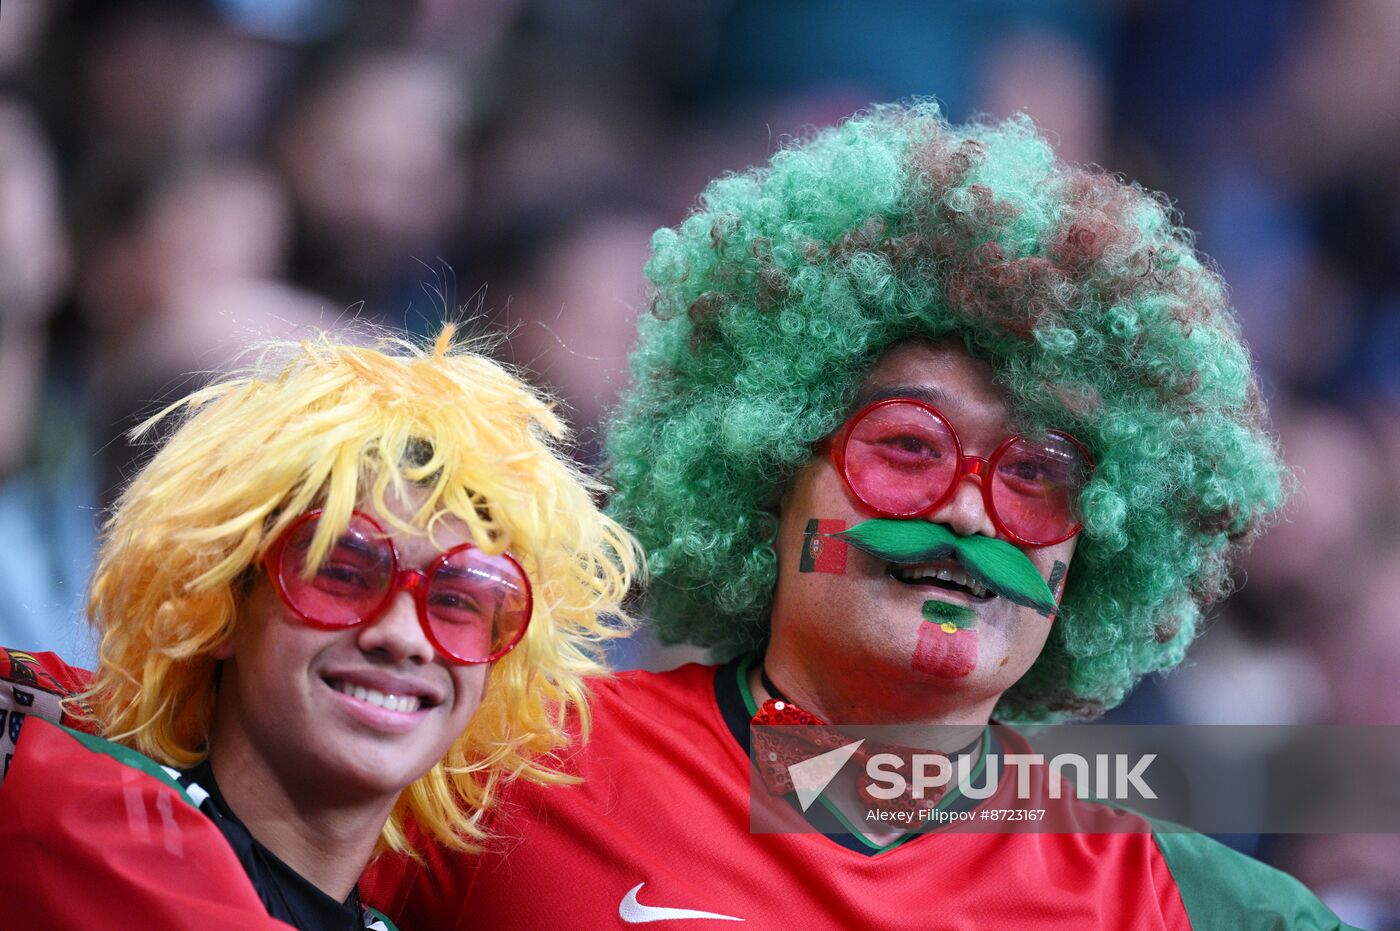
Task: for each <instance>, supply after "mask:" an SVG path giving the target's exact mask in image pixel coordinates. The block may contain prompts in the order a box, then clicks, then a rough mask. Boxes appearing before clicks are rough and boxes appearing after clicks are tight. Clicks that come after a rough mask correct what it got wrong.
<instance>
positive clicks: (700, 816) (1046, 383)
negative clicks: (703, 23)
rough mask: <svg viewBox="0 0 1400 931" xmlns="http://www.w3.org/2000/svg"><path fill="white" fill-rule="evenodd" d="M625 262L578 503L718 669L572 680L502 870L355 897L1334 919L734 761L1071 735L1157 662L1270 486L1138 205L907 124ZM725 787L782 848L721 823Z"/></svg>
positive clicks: (541, 923) (1171, 856)
mask: <svg viewBox="0 0 1400 931" xmlns="http://www.w3.org/2000/svg"><path fill="white" fill-rule="evenodd" d="M652 246H653V251H652V257H651V260H650V262H649V263H648V265H647V274H648V277H649V278H650V280H651V283H652V286H653V287H652V294H651V300H650V313H649V314H647V315H646V316H645V317H644V319H643V320H642V323H641V327H640V338H639V344H638V346H637V349H636V351H635V354H634V356H633V359H632V373H633V378H634V384H633V386H632V389H631V391H630V393H629V394H628V395H627V396H626V397H625V399H624V401H623V403H622V405H621V407H620V409H619V411H618V412H617V414H616V416H615V418H614V420H613V422H612V424H611V429H610V434H609V440H608V450H609V454H610V458H611V462H610V472H611V479H612V482H613V483H614V485H615V487H616V492H615V495H614V497H613V499H612V504H611V507H612V512H613V514H614V515H615V516H617V517H618V518H620V519H621V521H622V522H623V523H624V524H626V525H628V526H629V527H630V528H631V529H632V530H633V531H635V532H636V533H637V535H638V536H639V537H640V539H641V541H642V543H643V545H644V546H645V547H646V549H647V551H648V553H649V559H650V568H651V584H650V587H649V590H648V593H647V599H648V600H647V608H648V610H649V613H650V614H651V616H652V617H653V618H654V619H655V623H656V624H657V627H658V628H659V630H660V632H661V634H662V636H663V637H664V638H667V639H669V640H672V641H684V642H689V643H692V644H699V645H702V646H705V647H710V648H712V649H713V650H714V651H715V654H716V655H717V657H718V658H721V659H726V658H727V659H728V662H725V663H724V664H723V665H719V666H702V665H689V666H685V667H683V668H681V669H677V670H674V671H672V672H669V673H664V674H660V675H654V674H649V673H640V672H636V673H626V674H623V675H621V676H618V677H616V678H614V679H608V680H601V681H596V682H595V683H594V686H593V699H592V702H591V712H592V720H591V730H590V731H589V733H590V736H589V738H588V740H587V741H586V742H585V743H583V744H582V745H581V747H580V749H579V750H578V751H577V752H576V753H575V754H574V755H573V756H572V757H571V758H568V759H566V761H565V763H566V769H568V770H569V771H570V772H571V773H573V774H574V775H577V776H579V777H581V782H580V784H578V785H573V786H567V787H554V788H548V789H539V788H533V787H528V786H521V787H519V789H518V790H517V791H514V792H513V793H507V794H508V797H509V804H508V805H507V806H506V807H505V809H503V810H504V811H505V814H504V815H503V816H502V819H501V822H500V824H498V825H497V831H496V833H497V834H498V835H502V836H506V837H509V838H512V841H511V842H510V843H509V844H502V845H498V846H497V847H494V848H491V849H488V850H487V851H486V852H485V853H483V854H481V855H480V856H479V857H463V856H461V855H458V854H453V853H449V852H446V851H442V850H437V851H434V852H433V853H432V854H431V855H430V856H429V857H428V858H427V862H426V864H407V863H404V862H396V863H395V862H386V863H382V864H381V865H380V866H379V867H378V870H377V871H375V872H373V873H372V875H371V879H370V887H371V890H372V894H374V895H378V896H379V897H380V898H379V900H378V903H377V904H379V905H380V906H381V907H385V908H390V909H393V910H395V911H397V912H398V913H400V914H403V915H404V916H405V920H406V924H407V925H408V926H415V927H416V926H422V927H442V928H449V927H451V928H466V927H468V926H472V927H476V926H482V927H490V926H500V927H506V926H509V927H515V928H555V927H558V926H560V924H561V922H562V923H563V924H565V925H569V926H573V927H588V928H603V927H621V926H623V925H627V924H639V923H651V922H677V923H680V924H677V925H676V926H678V927H692V926H694V927H697V928H698V927H702V926H707V924H709V923H714V922H721V921H743V922H747V923H748V924H749V925H750V926H753V927H761V928H789V927H798V926H807V927H815V928H857V927H872V928H910V929H914V928H918V929H926V928H932V927H937V928H953V927H957V928H982V927H1047V928H1084V927H1105V928H1110V927H1111V928H1127V927H1132V928H1187V927H1195V928H1229V929H1239V928H1248V927H1283V926H1287V927H1309V928H1312V927H1337V926H1339V924H1340V923H1339V922H1338V921H1337V919H1336V918H1335V916H1333V915H1332V913H1331V912H1330V911H1328V910H1327V909H1326V908H1325V907H1324V906H1323V905H1322V904H1321V903H1320V902H1318V901H1317V899H1316V898H1314V897H1313V896H1312V895H1311V894H1310V893H1309V892H1308V891H1307V890H1306V889H1305V888H1304V887H1302V886H1301V885H1300V884H1299V883H1297V882H1296V881H1295V880H1293V879H1291V878H1289V877H1287V876H1285V875H1284V874H1282V873H1279V872H1277V871H1275V870H1273V869H1271V868H1269V867H1267V866H1264V865H1262V864H1260V863H1258V862H1256V861H1253V860H1250V859H1248V858H1246V857H1243V856H1241V855H1238V854H1236V853H1234V852H1232V851H1230V850H1228V849H1227V848H1225V847H1223V846H1220V845H1218V844H1215V843H1214V842H1213V841H1209V840H1207V839H1205V838H1203V837H1200V836H1198V835H1191V834H1181V833H1163V832H1157V831H1154V827H1153V825H1152V824H1151V823H1150V822H1147V821H1145V820H1142V821H1140V822H1138V827H1137V828H1136V829H1135V830H1128V831H1122V830H1117V831H1114V830H1105V831H1097V832H1083V833H1044V832H1041V833H978V832H950V831H946V830H939V829H937V828H936V827H935V828H931V829H930V828H925V829H922V830H921V829H918V828H912V829H907V830H906V829H899V828H896V827H894V826H892V825H891V824H880V825H877V826H876V827H873V828H867V827H860V828H855V827H853V826H852V821H853V820H854V818H847V819H846V820H844V821H843V820H841V816H842V815H843V814H846V815H850V813H851V811H850V807H849V805H847V806H845V809H844V811H843V806H842V804H841V803H840V802H838V803H837V804H835V805H832V806H826V807H823V806H812V807H811V808H809V807H808V804H807V802H808V801H809V800H803V801H802V804H799V803H798V800H797V799H796V798H795V797H794V796H793V795H789V794H788V793H791V792H792V790H793V789H794V785H793V782H792V780H791V779H786V778H785V777H784V776H783V774H782V773H781V772H780V770H782V769H783V767H782V766H781V765H777V764H774V765H768V763H767V762H766V761H778V762H779V763H783V762H788V761H790V760H791V759H792V758H794V757H793V756H792V747H790V746H781V745H779V744H772V745H771V746H769V745H765V746H763V747H756V746H751V745H750V743H751V740H755V741H756V740H757V739H758V738H757V736H755V735H756V734H757V733H758V732H757V730H754V731H751V730H750V728H751V725H765V724H804V725H809V726H812V727H815V728H817V729H818V731H819V732H820V731H821V730H822V729H823V728H827V727H829V726H834V725H900V726H903V727H904V728H906V729H907V728H914V727H932V726H935V725H960V726H964V727H971V728H974V729H975V731H986V730H988V728H987V725H988V723H989V722H990V721H992V720H993V719H995V720H996V721H999V722H1008V721H1009V722H1048V721H1057V720H1073V719H1088V718H1092V717H1095V716H1096V715H1098V714H1100V713H1101V712H1103V711H1104V710H1105V709H1107V708H1111V707H1112V706H1114V705H1116V704H1117V703H1119V702H1120V701H1121V700H1122V699H1123V697H1124V695H1125V694H1126V693H1127V692H1128V690H1129V689H1130V688H1131V687H1132V686H1133V684H1134V683H1135V682H1137V681H1138V679H1140V678H1141V677H1142V676H1144V675H1146V674H1148V673H1151V672H1155V671H1158V670H1165V669H1170V668H1171V667H1173V666H1175V665H1177V664H1178V663H1179V662H1180V661H1181V659H1182V657H1183V655H1184V653H1185V651H1186V648H1187V646H1188V644H1189V643H1190V642H1191V640H1192V639H1193V637H1194V636H1195V635H1196V633H1197V630H1198V628H1199V625H1200V621H1201V618H1202V614H1203V611H1204V610H1205V609H1206V608H1207V607H1208V606H1210V605H1211V604H1212V602H1214V601H1216V600H1217V599H1218V598H1219V597H1220V596H1221V595H1222V594H1224V592H1225V589H1226V587H1227V585H1228V572H1229V568H1230V564H1231V560H1232V559H1233V557H1235V556H1236V555H1237V554H1238V553H1239V552H1240V551H1241V550H1242V549H1243V548H1244V547H1245V546H1247V545H1248V543H1249V542H1250V540H1251V539H1252V537H1253V536H1254V535H1255V534H1256V533H1257V532H1258V531H1259V529H1260V528H1261V525H1262V524H1263V523H1265V521H1266V519H1267V518H1268V517H1269V515H1270V514H1271V513H1272V512H1273V511H1274V510H1275V509H1276V508H1277V507H1278V506H1279V504H1280V502H1281V500H1282V498H1283V496H1284V492H1285V485H1286V473H1285V470H1284V469H1283V467H1282V465H1281V462H1280V460H1279V456H1278V451H1277V449H1276V448H1275V445H1274V443H1273V441H1272V440H1271V438H1270V436H1269V434H1268V433H1267V431H1266V426H1265V412H1264V409H1263V406H1262V404H1261V401H1260V397H1259V392H1258V389H1257V386H1256V383H1255V380H1254V376H1253V373H1252V371H1251V366H1250V360H1249V356H1248V353H1247V351H1246V349H1245V347H1244V346H1243V345H1242V344H1241V342H1240V338H1239V333H1238V328H1237V324H1236V321H1235V319H1234V317H1233V316H1232V314H1231V312H1230V310H1229V307H1228V305H1227V299H1226V290H1225V285H1224V283H1223V282H1222V280H1221V279H1220V277H1219V275H1218V274H1217V273H1216V272H1215V271H1214V270H1213V269H1212V268H1211V266H1210V265H1209V264H1207V262H1206V261H1205V260H1204V259H1203V258H1202V257H1201V256H1200V255H1199V254H1198V253H1197V252H1196V251H1195V249H1194V248H1193V246H1192V237H1191V233H1190V232H1189V231H1188V230H1185V229H1183V228H1181V227H1180V226H1178V225H1177V224H1176V223H1175V222H1174V219H1173V216H1172V214H1171V212H1170V210H1169V209H1168V207H1167V206H1166V204H1165V202H1164V201H1162V200H1161V199H1158V198H1156V197H1154V196H1152V195H1150V194H1148V193H1146V192H1144V191H1143V190H1142V189H1141V188H1139V187H1136V186H1133V185H1129V184H1125V183H1123V182H1122V181H1120V180H1118V179H1116V178H1114V177H1113V176H1111V175H1109V174H1106V173H1104V172H1102V171H1099V170H1091V169H1084V168H1078V167H1074V166H1069V165H1066V164H1064V163H1062V162H1059V161H1057V160H1056V158H1055V156H1054V154H1053V152H1052V151H1051V149H1050V147H1049V145H1048V144H1047V143H1046V141H1045V140H1044V139H1043V138H1042V137H1041V136H1040V135H1038V134H1037V132H1036V130H1035V128H1034V127H1033V126H1032V125H1031V123H1030V121H1029V120H1027V119H1025V118H1014V119H1011V120H1009V121H1006V122H1003V123H985V124H972V125H966V126H953V125H950V124H949V123H948V122H946V121H945V120H944V119H943V118H942V116H941V115H940V113H939V112H938V109H937V107H936V106H935V105H933V104H929V103H923V102H916V103H913V104H911V105H899V106H885V107H877V108H874V109H872V110H871V111H869V112H867V113H864V114H861V115H858V116H856V117H854V118H852V119H850V120H849V121H847V122H845V123H844V124H842V125H841V126H839V127H837V128H835V129H831V130H827V131H824V132H820V133H818V134H816V135H814V136H812V137H811V138H809V139H806V140H802V141H798V142H796V143H794V144H792V145H789V146H787V147H786V148H784V149H783V150H781V151H779V152H778V153H777V154H776V155H774V157H773V158H772V160H771V161H770V163H769V164H768V165H765V166H763V167H760V168H756V169H752V170H749V171H746V172H743V173H740V174H736V175H730V176H726V177H723V178H721V179H719V180H717V181H715V182H713V183H712V184H711V185H710V186H709V187H708V188H707V190H706V191H705V193H704V194H703V196H702V198H701V200H700V205H699V206H698V207H697V208H696V210H695V211H694V212H693V213H692V214H691V215H690V216H689V217H688V218H686V220H685V221H684V222H683V223H682V224H681V225H680V226H679V227H677V228H674V229H663V230H661V231H659V232H658V233H657V234H656V235H655V237H654V238H653V241H652ZM1019 739H1020V738H1018V737H1014V736H1013V737H1010V738H1004V740H1009V741H1016V740H1019ZM1018 746H1024V742H1023V741H1022V743H1021V744H1019V745H1018ZM808 749H811V751H812V753H815V752H816V749H814V748H808ZM1001 749H1003V750H1006V749H1013V750H1014V749H1016V747H1015V746H1013V747H1002V748H1001ZM754 750H758V751H760V752H759V753H754V754H753V756H754V758H755V760H756V763H757V765H755V764H751V762H750V759H751V752H752V751H754ZM983 750H984V751H985V744H983ZM976 752H977V750H976V748H975V747H974V748H973V750H972V751H971V754H975V753H976ZM798 755H799V756H800V755H801V754H798ZM969 758H971V757H970V755H969ZM844 778H845V777H844V776H842V777H841V778H840V779H837V780H836V782H834V783H832V784H833V785H838V784H839V783H840V782H841V781H842V779H844ZM838 787H839V786H838ZM847 788H849V786H848V787H847ZM751 792H752V793H753V796H752V797H753V799H754V802H753V804H754V805H755V806H757V804H758V801H757V799H758V798H759V797H761V796H764V795H772V796H776V797H779V798H784V797H785V798H786V799H787V800H788V807H789V809H790V810H789V812H788V814H789V816H790V820H791V819H797V822H798V823H803V822H805V823H806V824H807V825H809V826H810V827H809V828H808V830H807V831H806V833H801V832H797V831H790V832H780V833H756V832H753V831H751V814H752V813H751V808H750V805H751ZM836 795H837V797H838V798H843V797H844V798H846V799H847V801H849V800H850V799H852V798H855V797H856V796H855V795H854V794H852V793H850V792H847V793H846V794H845V795H844V796H842V795H841V793H839V792H837V793H836ZM865 801H866V802H867V803H872V800H871V799H870V798H869V797H868V796H866V797H865ZM968 801H969V800H967V799H964V800H963V803H964V804H967V803H968ZM973 804H975V803H973ZM1064 805H1065V806H1067V808H1064V809H1062V810H1061V811H1060V814H1061V815H1063V814H1065V813H1066V811H1069V812H1070V814H1071V817H1073V818H1075V819H1077V820H1078V822H1081V823H1088V822H1093V821H1094V816H1092V815H1085V813H1084V812H1085V810H1087V809H1090V808H1093V807H1095V803H1091V802H1088V801H1080V800H1078V799H1072V800H1070V801H1068V802H1065V803H1064ZM894 807H896V808H897V807H898V805H897V804H896V805H895V806H894ZM1100 807H1102V806H1100ZM1119 814H1121V813H1119ZM833 817H834V818H835V819H836V821H835V822H834V823H833V821H832V819H833ZM1123 817H1127V816H1126V815H1124V816H1123ZM667 926H668V927H669V926H670V925H667Z"/></svg>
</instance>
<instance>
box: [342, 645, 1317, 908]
mask: <svg viewBox="0 0 1400 931" xmlns="http://www.w3.org/2000/svg"><path fill="white" fill-rule="evenodd" d="M743 672H744V667H743V666H741V665H740V664H730V665H728V666H725V667H721V668H719V669H716V668H715V667H708V666H699V665H690V666H685V667H682V668H681V669H677V670H674V671H672V672H669V673H664V674H660V675H655V674H650V673H645V672H629V673H623V674H621V675H619V676H617V677H616V678H611V679H602V680H597V681H595V682H594V683H593V684H592V690H593V700H592V703H591V707H592V709H593V715H594V725H593V731H592V737H591V739H590V740H589V742H588V743H587V744H586V745H584V746H582V747H578V748H576V749H575V750H574V751H573V752H572V755H570V756H568V757H567V758H566V759H565V763H564V769H565V770H566V771H568V772H572V773H574V774H576V775H578V776H580V777H581V778H582V780H583V781H582V782H581V783H580V784H577V785H569V786H552V787H544V786H538V785H534V784H530V783H524V782H520V783H516V784H514V785H513V786H512V787H511V788H510V790H509V791H507V792H506V794H505V796H504V798H503V799H502V803H501V806H500V808H499V810H498V812H497V814H496V815H495V817H494V818H493V821H492V824H491V830H492V831H493V834H494V838H493V840H492V841H491V842H490V844H489V846H488V848H487V849H486V850H485V851H484V852H482V853H481V854H480V855H477V856H467V855H462V854H455V853H451V852H448V851H445V850H443V849H441V848H438V847H432V846H427V853H426V857H425V862H424V863H423V864H421V865H420V864H415V863H412V862H411V861H408V860H406V859H402V858H388V857H386V858H384V859H381V860H379V861H377V862H376V863H374V864H372V865H371V867H370V871H369V873H367V874H366V877H365V880H364V882H363V884H362V889H363V890H364V893H365V897H366V900H367V901H370V902H373V903H374V904H375V905H377V906H378V907H379V908H381V909H383V910H384V911H387V912H389V913H390V914H394V915H396V916H399V918H400V925H401V927H403V928H404V929H405V931H413V929H447V931H454V929H455V931H467V929H472V928H512V929H525V931H529V929H548V931H555V929H558V928H584V929H594V928H599V929H601V928H624V927H627V926H629V925H632V924H643V923H651V922H666V924H665V927H666V928H676V929H678V931H679V929H682V928H695V929H700V928H706V927H715V928H718V927H721V925H720V924H719V922H733V921H742V922H744V924H745V926H746V927H749V928H759V929H775V931H776V929H789V928H797V927H802V928H815V929H827V928H830V929H846V928H886V929H911V931H912V929H919V931H928V929H985V928H1017V929H1020V928H1028V927H1034V928H1050V929H1067V931H1068V929H1076V931H1079V929H1084V928H1105V929H1109V928H1111V929H1115V931H1116V929H1125V928H1133V929H1157V928H1162V929H1168V928H1169V929H1186V928H1193V927H1194V928H1216V927H1219V928H1228V929H1230V931H1239V929H1243V928H1252V927H1260V928H1265V927H1267V928H1277V927H1288V928H1336V927H1343V925H1342V924H1341V923H1340V922H1339V921H1338V920H1337V919H1336V918H1335V916H1333V915H1332V913H1331V912H1330V911H1328V910H1327V909H1326V908H1325V907H1324V906H1323V905H1322V904H1321V903H1320V902H1318V901H1317V899H1316V898H1314V897H1313V896H1312V895H1311V894H1310V893H1309V892H1308V891H1307V890H1306V889H1305V888H1304V887H1303V886H1302V885H1301V884H1300V883H1298V882H1297V881H1296V880H1293V879H1292V878H1290V877H1288V876H1286V875H1285V874H1283V873H1280V872H1279V871H1277V870H1274V869H1272V868H1271V867H1268V866H1265V865H1264V864H1262V863H1259V862H1257V861H1255V860H1251V859H1250V858H1248V857H1245V856H1243V855H1240V854H1237V853H1235V852H1234V851H1231V850H1229V849H1228V848H1226V847H1224V846H1222V845H1220V844H1217V843H1215V842H1214V841H1211V840H1209V839H1208V838H1205V837H1203V836H1200V835H1191V834H1162V835H1160V836H1159V835H1154V834H1153V833H1152V832H1151V829H1150V826H1149V825H1148V824H1147V822H1143V830H1142V832H1141V833H1093V834H1091V833H1082V834H1034V833H1022V834H970V833H949V832H946V831H937V830H935V831H928V832H925V833H922V834H910V835H905V836H904V837H903V838H901V839H900V840H899V841H896V842H895V843H892V844H890V845H888V846H887V847H884V848H875V847H872V846H870V845H869V844H867V843H865V842H864V840H863V839H856V840H853V839H852V838H851V837H850V836H848V837H846V838H844V839H842V838H838V837H835V836H828V835H825V834H816V833H805V834H796V833H792V834H753V833H750V813H749V793H750V786H751V775H750V773H751V767H750V761H749V757H748V754H747V750H746V744H747V740H748V723H749V719H750V718H751V717H752V715H753V713H754V711H755V709H754V706H753V701H752V698H751V697H750V696H749V694H748V689H747V685H746V683H745V682H744V680H743ZM1063 804H1065V805H1071V806H1073V805H1077V806H1083V807H1084V808H1086V809H1088V808H1094V809H1099V810H1103V806H1097V805H1094V803H1089V802H1082V801H1079V800H1076V799H1073V798H1067V799H1065V800H1064V801H1063ZM1060 814H1061V816H1062V817H1063V816H1069V817H1071V818H1075V817H1078V818H1081V819H1082V820H1101V818H1100V817H1099V816H1096V815H1094V814H1092V813H1089V814H1083V813H1077V812H1062V813H1060ZM1115 816H1116V815H1115ZM419 846H420V848H421V847H423V846H425V845H423V844H420V845H419Z"/></svg>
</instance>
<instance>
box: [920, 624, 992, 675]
mask: <svg viewBox="0 0 1400 931" xmlns="http://www.w3.org/2000/svg"><path fill="white" fill-rule="evenodd" d="M912 665H913V667H914V671H915V672H918V673H922V674H924V675H926V676H937V677H938V678H940V679H962V678H965V677H966V676H967V675H968V674H969V673H971V672H972V670H973V669H974V668H975V667H976V666H977V631H975V630H972V629H970V628H961V629H954V631H953V632H952V633H951V634H950V633H948V632H947V631H946V630H944V629H943V627H942V626H940V625H938V624H933V623H930V622H928V621H925V622H924V623H922V624H920V625H919V645H918V646H917V647H915V648H914V661H913V663H912Z"/></svg>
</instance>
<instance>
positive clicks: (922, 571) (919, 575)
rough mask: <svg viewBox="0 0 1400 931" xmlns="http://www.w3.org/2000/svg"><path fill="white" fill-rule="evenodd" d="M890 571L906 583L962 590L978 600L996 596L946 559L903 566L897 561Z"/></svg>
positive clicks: (955, 590)
mask: <svg viewBox="0 0 1400 931" xmlns="http://www.w3.org/2000/svg"><path fill="white" fill-rule="evenodd" d="M888 573H889V576H890V578H892V579H894V580H895V581H896V582H901V583H903V584H905V585H926V586H930V587H932V588H941V589H945V590H946V591H952V592H961V593H962V594H964V595H967V596H968V597H969V598H973V599H975V600H977V601H990V600H991V599H993V598H995V597H996V595H995V594H993V593H992V591H991V589H989V588H987V587H986V586H985V585H983V584H982V583H980V582H978V581H977V580H975V579H974V578H972V576H970V575H968V574H967V573H966V572H964V571H963V570H962V569H961V568H959V567H957V566H956V565H953V564H951V563H948V562H946V561H944V562H942V563H929V564H927V565H922V566H903V565H899V564H898V563H895V564H891V565H890V568H889V569H888Z"/></svg>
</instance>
